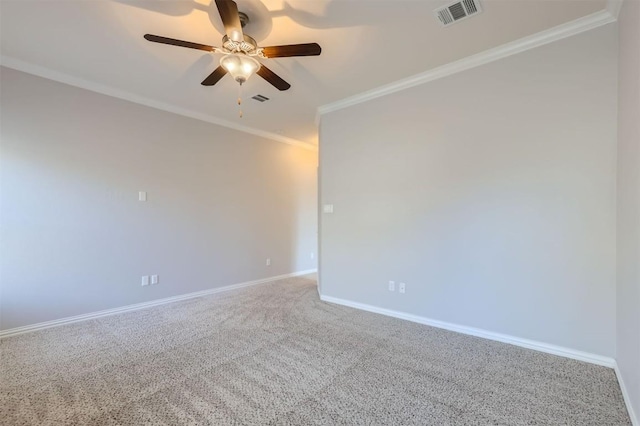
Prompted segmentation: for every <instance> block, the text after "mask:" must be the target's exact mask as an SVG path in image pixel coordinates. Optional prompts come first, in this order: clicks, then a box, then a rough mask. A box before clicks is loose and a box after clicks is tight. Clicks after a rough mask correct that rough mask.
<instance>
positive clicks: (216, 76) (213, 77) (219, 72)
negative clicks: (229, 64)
mask: <svg viewBox="0 0 640 426" xmlns="http://www.w3.org/2000/svg"><path fill="white" fill-rule="evenodd" d="M226 73H227V70H225V69H224V68H222V67H218V68H216V69H215V70H214V71H213V72H212V73H211V74H209V76H208V77H207V78H205V79H204V80H202V83H200V84H202V85H203V86H213V85H214V84H216V83H217V82H218V81H220V79H221V78H222V77H224V75H225V74H226Z"/></svg>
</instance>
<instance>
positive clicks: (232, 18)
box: [216, 0, 244, 42]
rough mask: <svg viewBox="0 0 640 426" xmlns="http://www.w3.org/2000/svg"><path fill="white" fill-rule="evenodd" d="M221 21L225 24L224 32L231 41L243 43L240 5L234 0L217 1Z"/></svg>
mask: <svg viewBox="0 0 640 426" xmlns="http://www.w3.org/2000/svg"><path fill="white" fill-rule="evenodd" d="M216 6H218V13H220V19H222V23H223V24H224V31H225V32H226V33H227V37H229V40H231V41H237V42H240V41H243V40H244V34H242V24H241V23H240V15H238V5H237V4H236V2H234V1H232V0H216Z"/></svg>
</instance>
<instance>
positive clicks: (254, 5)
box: [0, 0, 605, 143]
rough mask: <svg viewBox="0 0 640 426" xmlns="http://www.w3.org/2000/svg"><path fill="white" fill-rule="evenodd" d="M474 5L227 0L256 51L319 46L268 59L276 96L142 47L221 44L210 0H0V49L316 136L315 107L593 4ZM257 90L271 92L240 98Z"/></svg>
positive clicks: (524, 1)
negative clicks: (457, 12) (152, 37)
mask: <svg viewBox="0 0 640 426" xmlns="http://www.w3.org/2000/svg"><path fill="white" fill-rule="evenodd" d="M480 1H481V4H482V6H483V8H484V12H483V13H482V14H479V15H477V16H475V17H473V18H470V19H468V20H465V21H464V22H460V23H457V24H455V25H452V26H450V27H446V28H445V27H442V26H440V24H439V23H438V22H437V21H436V19H435V18H434V15H433V9H435V8H436V7H439V6H441V5H444V4H447V3H448V2H446V1H445V2H443V1H428V0H421V1H419V0H412V1H402V0H385V1H374V0H349V1H347V0H341V1H338V0H336V1H327V0H289V1H282V0H264V1H262V2H258V1H251V0H238V1H237V3H238V8H239V10H241V11H245V12H246V13H247V14H248V15H249V17H250V19H251V20H252V22H251V23H249V25H248V26H247V27H246V28H245V32H246V33H247V34H249V35H252V36H253V37H254V38H256V39H257V40H258V42H259V44H260V45H261V46H268V45H278V44H290V43H306V42H318V43H319V44H320V45H321V46H322V48H323V51H322V55H321V56H317V57H304V58H280V59H267V60H264V63H265V64H266V65H267V66H268V67H269V68H271V69H272V70H273V71H275V72H276V73H278V74H279V75H280V76H281V77H283V78H284V79H285V80H287V81H288V82H289V83H291V85H292V88H291V89H290V90H288V91H285V92H279V91H277V90H276V89H274V88H273V87H272V86H270V85H269V84H268V83H267V82H266V81H264V80H262V79H261V78H260V77H258V76H254V77H252V78H251V79H250V80H249V81H248V82H247V83H246V84H245V86H244V87H243V92H244V97H245V99H246V101H245V105H244V117H243V118H239V117H238V111H237V106H236V104H235V100H236V97H237V95H238V86H237V84H236V83H235V82H234V81H233V80H232V79H231V78H230V77H228V76H227V77H225V78H223V79H222V80H221V81H220V82H219V83H218V84H217V85H215V86H213V87H203V86H201V85H200V82H201V81H202V80H203V79H204V77H206V76H207V75H208V74H209V73H211V71H212V70H213V69H214V68H215V67H217V66H218V61H219V58H220V55H217V54H209V53H206V52H201V51H196V50H192V49H185V48H179V47H174V46H167V45H160V44H155V43H150V42H148V41H146V40H144V39H143V37H142V36H143V35H144V34H145V33H152V34H157V35H162V36H166V37H172V38H178V39H183V40H189V41H193V42H198V43H204V44H211V45H214V46H220V44H221V37H222V29H223V27H222V24H221V22H220V18H219V16H218V13H217V9H216V7H215V4H210V2H209V0H198V1H194V0H182V1H159V0H153V1H129V0H119V1H100V0H85V1H82V0H76V1H58V0H48V1H32V0H30V1H24V0H15V1H14V0H2V1H0V31H1V33H0V36H1V42H2V44H1V53H2V56H3V62H4V60H5V59H7V58H8V59H11V60H17V61H22V62H23V63H27V64H30V65H33V66H37V67H43V68H46V69H47V70H51V71H53V72H57V73H62V74H66V75H69V76H73V77H75V78H78V79H82V80H86V81H89V82H92V83H96V84H99V85H102V86H108V87H110V88H113V89H117V90H119V91H123V92H126V93H129V94H132V95H134V96H139V97H143V98H147V99H151V100H154V101H157V102H158V103H164V104H169V105H172V106H175V107H177V108H179V109H183V110H189V111H192V112H194V113H197V114H201V115H204V116H209V117H217V118H219V119H223V120H227V121H229V122H233V123H237V124H239V125H242V126H248V127H251V128H254V129H258V130H261V131H265V132H270V133H274V134H279V135H284V136H286V137H289V138H294V139H297V140H300V141H303V142H309V143H316V142H317V127H316V125H315V122H314V121H315V114H316V110H317V108H318V107H319V106H321V105H325V104H328V103H331V102H335V101H338V100H340V99H343V98H346V97H348V96H352V95H355V94H357V93H361V92H364V91H367V90H370V89H373V88H375V87H378V86H381V85H384V84H388V83H391V82H393V81H396V80H399V79H402V78H405V77H408V76H411V75H414V74H417V73H420V72H423V71H426V70H428V69H431V68H434V67H437V66H440V65H443V64H446V63H449V62H452V61H455V60H458V59H461V58H464V57H466V56H469V55H471V54H474V53H478V52H481V51H484V50H487V49H490V48H492V47H496V46H499V45H501V44H504V43H507V42H509V41H513V40H516V39H518V38H521V37H524V36H527V35H531V34H534V33H537V32H539V31H542V30H545V29H548V28H551V27H554V26H556V25H559V24H562V23H565V22H568V21H571V20H574V19H577V18H580V17H582V16H586V15H589V14H591V13H595V12H597V11H599V10H602V9H604V8H605V1H604V0H579V1H578V0H557V1H541V0H536V1H530V0H507V1H498V0H484V1H483V0H480ZM258 93H260V94H262V95H265V96H267V97H269V98H270V100H269V101H268V102H265V103H259V102H255V101H252V100H249V99H248V98H250V97H251V96H252V95H255V94H258Z"/></svg>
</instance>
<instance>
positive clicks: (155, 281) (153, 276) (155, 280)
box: [151, 275, 158, 284]
mask: <svg viewBox="0 0 640 426" xmlns="http://www.w3.org/2000/svg"><path fill="white" fill-rule="evenodd" d="M151 284H158V276H157V275H151Z"/></svg>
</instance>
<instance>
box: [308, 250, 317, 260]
mask: <svg viewBox="0 0 640 426" xmlns="http://www.w3.org/2000/svg"><path fill="white" fill-rule="evenodd" d="M309 257H310V258H311V260H313V259H315V258H316V254H315V253H314V252H311V254H310V255H309Z"/></svg>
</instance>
